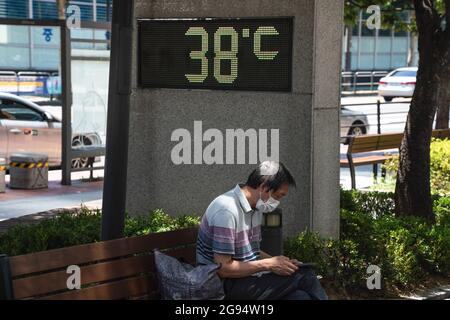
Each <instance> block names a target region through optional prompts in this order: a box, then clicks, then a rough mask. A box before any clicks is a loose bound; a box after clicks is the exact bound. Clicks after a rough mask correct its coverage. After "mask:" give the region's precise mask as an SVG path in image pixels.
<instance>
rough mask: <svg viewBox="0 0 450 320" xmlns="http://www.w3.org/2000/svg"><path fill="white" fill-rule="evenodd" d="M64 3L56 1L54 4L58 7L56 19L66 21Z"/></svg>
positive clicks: (63, 1) (64, 0)
mask: <svg viewBox="0 0 450 320" xmlns="http://www.w3.org/2000/svg"><path fill="white" fill-rule="evenodd" d="M66 3H67V0H57V1H56V4H57V5H58V19H59V20H66Z"/></svg>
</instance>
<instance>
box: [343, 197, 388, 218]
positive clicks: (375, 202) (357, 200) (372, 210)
mask: <svg viewBox="0 0 450 320" xmlns="http://www.w3.org/2000/svg"><path fill="white" fill-rule="evenodd" d="M394 208H395V202H394V194H393V193H389V192H378V191H371V192H361V191H356V190H351V191H350V190H341V209H345V210H348V211H359V212H365V213H366V214H370V215H372V216H373V217H379V216H382V215H386V214H393V212H394Z"/></svg>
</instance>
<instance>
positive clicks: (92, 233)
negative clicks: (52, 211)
mask: <svg viewBox="0 0 450 320" xmlns="http://www.w3.org/2000/svg"><path fill="white" fill-rule="evenodd" d="M199 222H200V217H199V216H195V215H192V216H180V217H175V218H174V217H171V216H169V215H167V214H166V213H164V212H163V211H162V210H155V211H153V212H152V213H150V214H149V215H145V216H137V217H134V216H133V217H131V216H128V215H126V217H125V228H124V234H125V236H126V237H129V236H134V235H143V234H148V233H153V232H163V231H169V230H177V229H183V228H187V227H191V226H196V225H198V224H199ZM100 230H101V211H99V210H94V211H91V210H87V209H82V210H81V211H80V212H78V213H76V214H74V213H69V212H67V213H62V214H60V215H59V216H57V217H55V218H52V219H47V220H43V221H40V222H38V223H36V224H32V225H18V226H14V227H12V228H10V229H9V230H8V231H6V232H5V233H3V234H0V253H5V254H8V255H10V256H15V255H20V254H26V253H31V252H38V251H45V250H50V249H56V248H62V247H68V246H73V245H78V244H84V243H91V242H97V241H100Z"/></svg>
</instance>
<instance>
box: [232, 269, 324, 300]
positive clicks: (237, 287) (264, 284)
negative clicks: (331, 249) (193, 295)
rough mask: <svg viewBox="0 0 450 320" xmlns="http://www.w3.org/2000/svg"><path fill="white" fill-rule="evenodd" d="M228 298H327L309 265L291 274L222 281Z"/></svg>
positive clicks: (269, 274) (270, 274)
mask: <svg viewBox="0 0 450 320" xmlns="http://www.w3.org/2000/svg"><path fill="white" fill-rule="evenodd" d="M223 285H224V291H225V299H227V300H328V296H327V294H326V293H325V290H324V289H323V288H322V286H321V285H320V282H319V280H317V275H316V273H315V272H314V271H313V270H312V269H311V268H309V267H306V268H299V269H298V270H297V271H296V272H295V273H294V274H293V275H291V276H279V275H277V274H275V273H267V274H262V275H260V276H249V277H245V278H227V279H224V280H223Z"/></svg>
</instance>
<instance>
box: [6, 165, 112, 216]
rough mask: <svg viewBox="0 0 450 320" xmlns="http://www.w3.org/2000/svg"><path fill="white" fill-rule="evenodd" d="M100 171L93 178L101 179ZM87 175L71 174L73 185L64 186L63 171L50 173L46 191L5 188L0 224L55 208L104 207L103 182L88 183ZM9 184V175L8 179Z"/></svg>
mask: <svg viewBox="0 0 450 320" xmlns="http://www.w3.org/2000/svg"><path fill="white" fill-rule="evenodd" d="M101 176H102V172H101V171H97V173H94V177H101ZM88 177H89V173H88V172H80V173H74V174H72V178H73V179H76V180H73V182H72V185H71V186H63V185H61V171H60V170H54V171H50V172H49V182H48V188H47V189H38V190H16V189H9V188H8V187H7V188H6V193H0V221H4V220H7V219H12V218H17V217H21V216H25V215H30V214H35V213H40V212H46V211H49V210H52V209H60V208H74V207H80V206H81V205H83V206H86V207H88V208H91V209H95V208H101V206H102V197H103V181H97V182H87V181H86V180H85V179H86V178H88ZM6 184H7V185H8V184H9V175H7V176H6Z"/></svg>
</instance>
